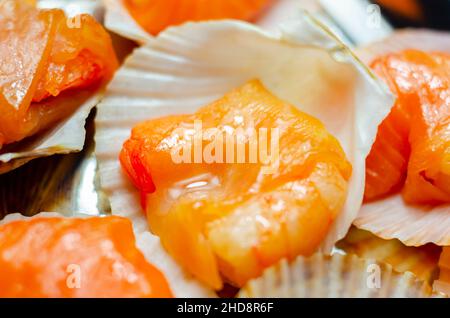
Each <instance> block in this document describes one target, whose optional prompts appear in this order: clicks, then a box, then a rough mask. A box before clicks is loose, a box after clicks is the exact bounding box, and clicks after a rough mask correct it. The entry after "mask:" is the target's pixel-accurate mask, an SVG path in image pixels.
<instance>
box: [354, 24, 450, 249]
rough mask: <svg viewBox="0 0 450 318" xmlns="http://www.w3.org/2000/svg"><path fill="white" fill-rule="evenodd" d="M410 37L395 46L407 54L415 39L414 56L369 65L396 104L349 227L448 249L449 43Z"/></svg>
mask: <svg viewBox="0 0 450 318" xmlns="http://www.w3.org/2000/svg"><path fill="white" fill-rule="evenodd" d="M413 34H414V33H413ZM413 34H411V33H404V34H399V35H397V37H396V38H397V39H398V40H399V41H397V46H398V47H399V48H400V47H402V46H403V47H414V43H415V42H413V41H412V40H413V39H414V38H415V41H417V40H418V39H420V41H418V42H419V43H421V44H420V45H418V46H420V47H419V49H411V48H408V49H398V50H396V51H392V50H389V51H388V52H384V53H382V52H378V54H377V57H375V58H374V59H372V62H371V66H372V68H373V69H374V71H375V72H376V73H377V74H378V75H379V76H380V77H381V78H383V79H384V80H385V81H386V83H387V84H388V85H389V87H390V89H391V91H392V92H393V93H394V94H395V95H396V96H397V101H396V103H395V105H394V107H393V108H392V110H391V112H390V113H389V115H388V116H387V117H386V118H385V119H384V121H383V122H382V123H381V125H380V126H379V129H378V134H377V138H376V140H375V143H374V145H373V147H372V149H371V152H370V154H369V156H368V157H367V166H366V187H365V194H364V197H365V201H366V203H365V204H364V205H363V207H362V210H361V212H360V214H359V215H358V218H357V219H356V220H355V225H356V226H357V227H359V228H361V229H364V230H368V231H371V232H373V233H374V234H376V235H378V236H380V237H382V238H384V239H399V240H400V241H402V242H403V243H404V244H406V245H409V246H421V245H425V244H427V243H434V244H437V245H440V246H449V245H450V170H449V169H450V161H449V159H450V37H449V36H448V35H444V34H438V33H429V34H428V33H426V32H418V33H417V35H416V36H415V37H413V36H412V35H413ZM393 38H395V37H393ZM422 40H423V41H422ZM439 40H440V41H441V42H438V41H439ZM389 41H390V40H387V42H386V44H387V43H390V42H389ZM386 46H389V45H380V46H379V47H381V48H385V47H386ZM416 46H417V45H416ZM439 48H441V49H442V50H439Z"/></svg>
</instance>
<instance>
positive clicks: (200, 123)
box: [120, 80, 352, 289]
mask: <svg viewBox="0 0 450 318" xmlns="http://www.w3.org/2000/svg"><path fill="white" fill-rule="evenodd" d="M120 161H121V164H122V166H123V168H124V170H125V171H126V173H127V174H128V176H129V177H130V178H131V180H132V182H133V183H134V185H135V186H136V187H137V188H138V189H139V190H140V191H141V194H142V203H143V205H144V209H145V211H146V214H147V218H148V222H149V225H150V228H151V230H152V231H153V232H154V233H155V234H156V235H158V236H159V237H160V238H161V241H162V243H163V245H164V247H165V248H166V249H167V250H168V251H169V253H170V254H171V255H172V256H173V257H174V258H175V259H176V260H177V261H178V262H179V263H181V264H182V265H183V266H184V267H185V268H186V269H187V270H188V271H190V272H191V273H192V274H194V276H196V277H197V278H198V279H199V280H201V281H202V282H204V283H206V284H208V285H209V286H211V287H213V288H215V289H220V288H221V287H222V285H223V282H224V281H227V282H229V283H231V284H233V285H235V286H242V285H243V284H244V283H245V282H247V281H248V280H249V279H251V278H254V277H257V276H259V275H260V274H261V273H262V271H263V270H264V269H265V268H267V267H269V266H271V265H272V264H274V263H276V262H278V261H279V260H281V259H282V258H288V259H293V258H295V257H296V256H298V255H311V254H312V253H314V252H315V251H316V250H317V248H318V247H319V245H320V243H321V242H322V241H323V239H324V237H325V236H326V234H327V232H328V230H329V228H330V226H331V224H332V223H333V221H334V220H335V219H336V217H337V215H338V214H339V213H340V211H341V209H342V207H343V205H344V202H345V200H346V196H347V187H348V180H349V178H350V175H351V171H352V167H351V164H350V163H349V162H348V160H347V159H346V155H345V153H344V151H343V150H342V148H341V146H340V144H339V142H338V141H337V140H336V139H335V138H334V137H333V136H332V135H330V133H328V132H327V130H326V128H325V127H324V125H323V124H322V123H321V122H320V121H319V120H317V119H315V118H313V117H311V116H309V115H307V114H305V113H303V112H301V111H300V110H298V109H297V108H296V107H294V106H292V105H290V104H288V103H286V102H283V101H282V100H280V99H278V98H277V97H275V96H273V95H272V94H271V93H270V92H268V91H267V90H266V88H265V87H264V86H263V85H262V84H261V83H260V82H259V81H258V80H252V81H250V82H248V83H247V84H245V85H243V86H242V87H240V88H238V89H235V90H233V91H232V92H230V93H229V94H227V95H225V96H224V97H223V98H221V99H219V100H217V101H216V102H213V103H212V104H210V105H208V106H205V107H203V108H201V109H200V110H198V111H197V112H196V113H195V114H192V115H174V116H168V117H163V118H160V119H154V120H149V121H146V122H143V123H141V124H139V125H137V126H136V127H135V128H134V129H133V130H132V134H131V137H130V139H129V140H127V141H126V142H125V144H124V145H123V149H122V151H121V154H120Z"/></svg>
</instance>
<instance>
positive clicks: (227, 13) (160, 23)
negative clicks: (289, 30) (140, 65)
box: [122, 0, 271, 35]
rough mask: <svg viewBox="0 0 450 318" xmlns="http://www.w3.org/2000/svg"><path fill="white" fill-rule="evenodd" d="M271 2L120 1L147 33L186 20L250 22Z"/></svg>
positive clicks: (216, 0) (223, 0)
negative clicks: (235, 20)
mask: <svg viewBox="0 0 450 318" xmlns="http://www.w3.org/2000/svg"><path fill="white" fill-rule="evenodd" d="M270 1H271V0H251V1H241V0H210V1H208V2H205V1H201V0H172V1H167V0H146V1H142V0H122V2H123V3H124V5H125V7H126V8H127V9H128V11H129V12H130V14H131V16H132V17H133V18H134V19H135V20H136V21H137V22H138V23H139V25H140V26H142V27H143V28H144V29H145V30H146V31H147V32H149V33H150V34H153V35H156V34H158V33H159V32H161V31H162V30H164V29H165V28H166V27H168V26H171V25H179V24H182V23H184V22H187V21H202V20H217V19H239V20H248V21H250V20H252V19H254V18H255V17H256V16H257V15H258V13H260V12H261V10H262V9H264V8H265V7H266V6H267V5H268V4H269V2H270Z"/></svg>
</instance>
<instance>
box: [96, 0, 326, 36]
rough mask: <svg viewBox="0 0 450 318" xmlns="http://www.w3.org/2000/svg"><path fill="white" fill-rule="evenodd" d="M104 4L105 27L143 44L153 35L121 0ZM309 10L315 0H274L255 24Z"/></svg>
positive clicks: (269, 24)
mask: <svg viewBox="0 0 450 318" xmlns="http://www.w3.org/2000/svg"><path fill="white" fill-rule="evenodd" d="M103 4H104V6H105V27H106V28H107V29H108V30H111V31H112V32H114V33H117V34H119V35H121V36H123V37H125V38H127V39H130V40H133V41H136V42H138V43H141V44H144V43H146V42H148V41H151V39H152V38H153V36H152V35H151V34H149V33H147V31H145V30H144V29H143V28H142V27H141V26H140V25H139V24H138V23H137V22H136V21H135V20H134V19H133V17H132V16H131V15H130V13H129V12H128V9H127V8H126V7H125V5H124V3H123V0H103ZM301 9H305V10H308V11H310V12H313V11H316V10H318V9H319V5H318V4H317V2H316V1H315V0H302V1H298V0H274V3H273V4H272V5H271V6H270V7H269V10H267V12H266V13H264V14H263V15H262V16H261V17H260V18H259V19H258V21H256V24H257V25H259V26H261V27H263V28H265V29H272V30H273V29H275V28H276V27H277V26H278V25H279V24H280V22H282V21H286V19H289V18H291V17H292V18H293V17H295V16H296V15H297V13H298V12H299V11H300V10H301Z"/></svg>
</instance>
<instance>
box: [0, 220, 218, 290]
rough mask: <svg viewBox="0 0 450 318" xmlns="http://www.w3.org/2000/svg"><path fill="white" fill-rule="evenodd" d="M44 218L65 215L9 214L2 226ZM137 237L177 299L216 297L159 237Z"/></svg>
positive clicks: (143, 250) (149, 259)
mask: <svg viewBox="0 0 450 318" xmlns="http://www.w3.org/2000/svg"><path fill="white" fill-rule="evenodd" d="M43 217H63V215H62V214H61V213H56V212H42V213H39V214H36V215H34V216H32V217H26V216H23V215H22V214H19V213H13V214H8V215H7V216H6V217H5V218H4V219H3V220H0V225H1V224H6V223H8V222H12V221H16V220H29V219H32V218H43ZM72 217H77V218H87V217H92V215H88V214H83V213H73V215H72ZM135 236H136V246H137V247H138V248H139V249H140V250H141V252H142V254H144V256H145V258H146V259H147V261H148V262H149V263H151V264H153V265H154V266H155V267H157V268H158V269H159V270H160V271H161V272H162V273H163V274H164V276H165V277H166V279H167V281H168V282H169V285H170V289H171V290H172V292H173V293H174V295H175V297H179V298H188V297H216V295H215V294H214V293H213V292H209V291H205V290H204V289H203V288H200V287H199V285H198V284H197V283H196V282H195V281H193V280H192V279H190V278H189V277H186V276H184V273H183V272H182V271H181V270H180V268H179V267H178V266H177V265H176V264H175V263H174V261H173V260H171V259H170V258H169V257H168V256H167V254H166V253H165V252H164V250H163V249H162V247H161V244H160V243H159V241H158V238H157V237H155V236H153V235H150V233H141V234H136V231H135Z"/></svg>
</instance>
